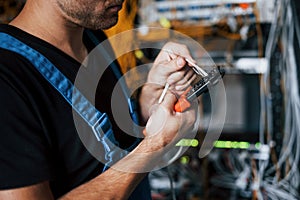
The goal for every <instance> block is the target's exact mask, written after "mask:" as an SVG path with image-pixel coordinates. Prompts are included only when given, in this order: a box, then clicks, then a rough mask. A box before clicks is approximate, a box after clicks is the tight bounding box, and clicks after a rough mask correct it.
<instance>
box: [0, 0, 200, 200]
mask: <svg viewBox="0 0 300 200" xmlns="http://www.w3.org/2000/svg"><path fill="white" fill-rule="evenodd" d="M122 3H123V1H121V0H27V2H26V4H25V6H24V9H23V10H22V11H21V13H20V14H19V15H18V16H17V17H16V18H15V19H14V20H13V21H12V22H11V23H10V24H9V25H1V26H0V32H4V33H7V34H9V35H11V36H13V37H15V38H17V39H19V40H21V41H22V42H24V43H25V44H27V45H28V46H30V47H31V48H33V49H36V50H37V51H39V52H40V53H41V54H43V55H44V56H45V57H47V58H48V59H49V60H50V61H51V62H52V63H53V64H54V65H55V67H57V68H58V69H59V70H60V71H61V72H62V73H63V74H64V75H65V76H66V77H67V78H68V79H69V80H70V81H72V82H74V80H75V78H76V74H77V72H78V70H79V68H80V66H81V63H82V62H83V60H84V59H85V58H86V57H87V55H88V53H89V52H91V51H92V49H93V48H94V47H95V44H93V43H92V42H91V40H90V39H89V38H88V37H87V35H86V32H85V30H87V29H90V30H101V29H106V28H109V27H111V26H113V25H114V24H115V23H116V22H117V20H118V11H119V10H120V9H121V8H122ZM92 32H93V33H94V35H96V36H97V37H98V38H99V40H103V39H105V36H104V35H103V33H102V32H101V31H92ZM164 48H166V49H168V50H172V52H174V54H171V55H170V53H168V52H166V51H162V52H161V53H160V54H159V55H158V57H157V59H156V60H155V63H154V65H153V67H152V69H151V71H150V73H149V76H148V80H147V82H148V83H149V84H146V85H145V86H144V87H143V88H142V90H141V92H140V95H139V97H140V98H139V107H140V116H141V120H143V121H145V122H146V121H148V119H149V117H150V120H149V121H148V123H147V125H146V134H147V135H146V137H145V138H144V139H143V140H142V141H141V142H140V143H139V145H138V146H137V147H136V148H135V149H134V150H133V151H132V152H131V153H129V155H127V156H126V157H125V158H123V159H121V160H120V161H119V162H117V163H115V164H114V165H113V166H111V168H109V169H107V170H103V168H104V163H101V162H99V161H98V160H97V159H96V158H94V157H93V156H92V155H91V154H90V152H89V151H88V150H87V149H86V147H85V146H84V145H83V144H82V142H81V140H80V138H79V136H78V134H77V130H76V128H75V126H74V121H73V115H72V107H71V106H70V105H69V104H68V103H67V102H66V100H65V99H64V98H63V97H62V96H61V94H59V93H58V91H56V90H55V88H54V87H52V85H51V84H49V83H48V82H47V81H46V80H45V78H44V77H43V76H42V75H41V74H40V73H39V72H38V71H37V70H36V69H35V68H34V67H33V65H32V63H30V62H29V61H28V60H27V59H26V58H25V57H23V56H21V55H18V54H17V53H14V52H11V51H8V50H5V49H0V55H1V60H0V92H1V105H0V109H1V116H0V141H1V142H0V199H6V200H9V199H18V200H23V199H24V200H29V199H30V200H35V199H37V200H40V199H91V200H92V199H128V198H133V199H134V198H136V199H142V198H144V197H143V195H142V194H139V193H141V191H143V189H139V187H140V185H139V183H140V182H141V181H142V180H143V179H144V178H145V176H146V172H147V171H146V170H144V169H148V166H151V165H152V164H153V163H155V162H156V161H157V160H158V159H159V158H160V157H161V156H162V154H163V153H164V151H163V149H164V148H165V147H167V145H168V144H171V143H172V142H173V143H174V141H177V139H178V137H180V134H179V133H182V132H185V131H187V130H189V129H190V128H191V127H192V125H193V122H194V115H195V113H194V111H192V110H188V111H186V112H183V113H175V112H174V111H173V108H174V104H175V103H176V101H177V99H176V96H175V95H176V94H179V93H180V92H182V90H184V89H185V88H186V87H187V85H188V83H189V81H187V80H186V79H187V78H188V79H190V80H192V79H193V75H192V73H191V71H190V70H186V69H185V68H184V66H185V64H186V63H185V59H183V57H185V58H189V59H192V58H191V56H190V54H189V52H188V50H187V48H186V47H185V46H182V45H178V44H174V43H168V44H167V45H166V46H165V47H164ZM108 51H109V50H108ZM177 55H181V56H177ZM187 71H188V72H187ZM116 82H117V80H116V78H115V77H114V75H113V73H112V70H108V71H107V72H105V74H104V75H103V77H102V78H101V80H100V83H99V85H100V86H99V87H98V88H97V93H96V103H95V104H96V105H95V106H96V108H97V109H98V110H100V111H101V112H105V113H108V115H109V119H110V120H111V121H112V124H113V128H112V129H113V131H114V132H115V133H116V139H117V140H118V141H119V142H120V145H121V146H122V145H124V144H122V139H127V140H128V141H127V142H125V145H124V146H123V147H122V148H127V147H128V145H130V143H131V142H132V138H129V139H128V138H125V137H124V136H123V135H122V130H120V129H119V128H118V127H117V124H116V123H115V122H114V121H113V116H112V111H111V108H110V106H109V105H110V98H111V93H112V90H113V89H114V86H115V84H116ZM166 82H168V83H169V84H170V85H171V88H173V89H174V90H173V93H167V94H166V96H165V98H164V100H163V101H162V103H161V104H159V105H158V106H157V108H156V109H155V110H154V111H153V112H150V109H151V106H152V105H153V104H155V103H156V102H157V100H158V98H159V96H160V94H161V93H162V90H163V87H162V86H161V84H162V83H166ZM150 83H156V84H150ZM175 86H177V87H175ZM176 88H177V89H178V91H176V90H175V89H176ZM174 93H175V95H174ZM120 101H122V99H120ZM123 101H124V99H123ZM125 101H126V100H125ZM157 119H164V120H165V122H164V124H160V121H159V120H157ZM157 126H159V127H157ZM179 130H180V132H179ZM173 140H174V141H173ZM118 169H123V170H118ZM137 172H145V173H137ZM139 195H141V196H139ZM145 198H146V197H145Z"/></svg>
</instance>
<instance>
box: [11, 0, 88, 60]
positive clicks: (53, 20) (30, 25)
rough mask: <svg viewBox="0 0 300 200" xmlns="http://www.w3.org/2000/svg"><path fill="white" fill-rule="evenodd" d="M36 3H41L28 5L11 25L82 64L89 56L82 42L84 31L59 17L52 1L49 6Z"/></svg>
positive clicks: (34, 2) (31, 2)
mask: <svg viewBox="0 0 300 200" xmlns="http://www.w3.org/2000/svg"><path fill="white" fill-rule="evenodd" d="M36 2H39V1H29V3H26V4H25V7H24V9H23V10H22V11H21V13H20V14H19V15H18V16H17V17H16V18H15V19H14V20H13V21H12V22H11V23H10V25H12V26H15V27H18V28H20V29H22V30H23V31H26V32H28V33H29V34H32V35H34V36H36V37H38V38H40V39H42V40H45V41H47V42H48V43H50V44H52V45H53V46H55V47H57V48H59V49H60V50H62V51H63V52H65V53H66V54H68V55H70V56H71V57H73V58H74V59H76V60H77V61H78V62H82V61H83V60H84V59H85V57H86V56H87V50H86V48H85V46H84V44H83V41H82V36H83V30H84V29H83V28H82V27H79V26H77V25H75V24H73V23H71V22H68V21H67V20H66V19H65V18H64V17H63V16H61V15H59V12H58V10H57V8H55V6H54V5H53V3H50V2H51V1H48V2H49V5H44V4H43V5H40V4H38V3H36ZM43 2H47V1H43ZM32 7H36V8H32ZM37 7H38V8H37ZM29 11H30V12H29ZM32 11H34V12H32Z"/></svg>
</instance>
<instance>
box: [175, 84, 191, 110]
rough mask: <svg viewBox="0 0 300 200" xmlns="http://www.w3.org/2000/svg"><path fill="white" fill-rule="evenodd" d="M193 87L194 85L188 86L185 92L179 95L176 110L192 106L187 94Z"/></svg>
mask: <svg viewBox="0 0 300 200" xmlns="http://www.w3.org/2000/svg"><path fill="white" fill-rule="evenodd" d="M191 89H192V87H191V86H190V87H188V88H187V89H186V90H185V91H184V93H183V94H182V95H181V96H180V97H179V99H178V101H177V103H176V104H175V106H174V110H175V111H176V112H183V111H185V110H186V109H188V108H189V107H190V106H191V103H190V102H189V101H188V100H187V99H186V94H187V93H188V92H189V91H190V90H191Z"/></svg>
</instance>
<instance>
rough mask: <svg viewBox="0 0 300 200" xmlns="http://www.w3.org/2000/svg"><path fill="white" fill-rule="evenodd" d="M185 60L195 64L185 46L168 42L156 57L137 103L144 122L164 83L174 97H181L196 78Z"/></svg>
mask: <svg viewBox="0 0 300 200" xmlns="http://www.w3.org/2000/svg"><path fill="white" fill-rule="evenodd" d="M186 59H189V60H190V61H191V62H195V61H194V60H193V59H192V57H191V55H190V53H189V50H188V48H187V47H186V46H185V45H182V44H178V43H173V42H169V43H167V44H166V45H165V46H164V47H163V48H162V50H161V52H160V53H159V55H158V56H157V58H156V59H155V61H154V64H153V66H152V68H151V70H150V72H149V74H148V78H147V82H146V84H145V85H144V86H143V88H142V92H141V95H140V99H139V103H140V107H141V115H142V118H143V120H144V121H147V120H148V118H149V112H150V108H151V107H152V105H154V104H156V103H157V102H158V99H159V97H160V95H161V93H162V91H163V88H164V86H165V85H166V83H168V84H169V85H170V87H169V90H170V91H172V92H173V93H174V94H175V95H177V96H179V95H181V94H182V93H183V92H184V91H185V89H186V88H187V87H188V86H190V85H191V82H192V81H193V80H194V79H195V78H196V74H195V73H194V71H193V70H192V68H191V67H190V66H188V65H187V62H186Z"/></svg>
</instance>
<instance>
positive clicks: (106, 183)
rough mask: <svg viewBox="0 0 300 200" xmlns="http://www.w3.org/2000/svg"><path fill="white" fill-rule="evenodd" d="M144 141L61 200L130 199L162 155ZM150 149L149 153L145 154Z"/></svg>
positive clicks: (149, 143)
mask: <svg viewBox="0 0 300 200" xmlns="http://www.w3.org/2000/svg"><path fill="white" fill-rule="evenodd" d="M151 143H152V142H151V140H149V141H148V140H144V141H142V143H141V144H140V145H139V146H138V147H137V148H136V149H135V150H134V151H133V152H131V153H130V154H129V155H127V156H126V157H125V158H123V159H122V160H120V161H119V162H118V163H116V164H115V165H114V166H112V167H111V168H109V169H108V170H106V171H105V172H104V173H102V174H101V175H99V176H97V177H96V178H94V179H92V180H91V181H89V182H87V183H85V184H83V185H81V186H79V187H77V188H75V189H73V190H72V191H70V192H69V193H67V194H66V195H64V196H63V197H61V198H60V200H76V199H79V200H81V199H89V200H94V199H95V200H99V199H103V200H106V199H128V198H129V196H130V194H131V193H132V192H133V191H134V189H135V188H136V186H137V185H138V184H139V183H140V182H141V181H142V179H143V178H144V177H145V176H146V174H147V172H148V171H150V170H151V169H152V166H151V165H152V164H153V163H155V160H157V159H159V157H160V155H161V153H160V152H159V150H158V151H157V148H155V147H153V148H152V147H151ZM144 149H148V152H144Z"/></svg>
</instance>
